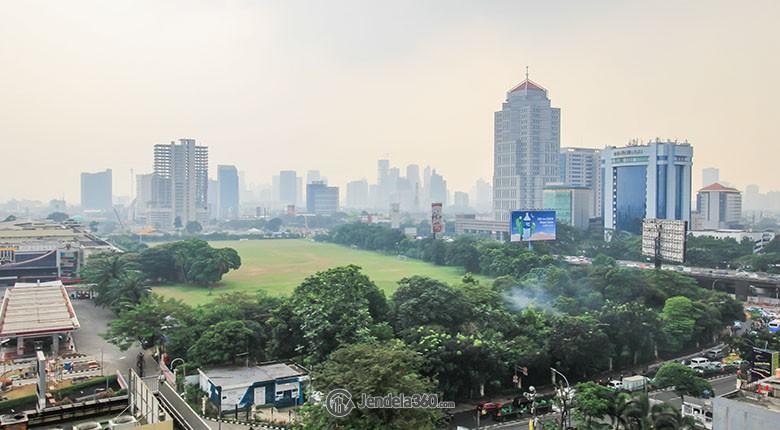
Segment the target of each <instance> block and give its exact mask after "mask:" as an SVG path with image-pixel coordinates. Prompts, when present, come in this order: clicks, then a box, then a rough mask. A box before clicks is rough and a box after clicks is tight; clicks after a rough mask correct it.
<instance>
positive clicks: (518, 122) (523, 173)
mask: <svg viewBox="0 0 780 430" xmlns="http://www.w3.org/2000/svg"><path fill="white" fill-rule="evenodd" d="M560 128H561V111H560V109H558V108H554V107H551V104H550V99H549V98H548V97H547V90H545V89H544V88H542V87H541V86H540V85H538V84H536V83H534V82H531V81H530V80H529V79H528V78H527V76H526V80H525V81H523V82H521V83H520V84H519V85H517V86H515V87H514V88H512V89H511V90H509V92H508V93H507V95H506V100H505V101H504V103H503V105H502V107H501V110H500V111H498V112H496V113H495V115H494V143H493V212H494V216H495V219H496V220H498V221H506V222H509V217H510V212H511V211H512V210H516V209H535V208H539V209H541V208H542V206H543V203H544V202H543V199H544V186H545V185H546V184H547V183H551V182H557V181H558V180H559V178H558V168H559V157H560V148H561V137H560Z"/></svg>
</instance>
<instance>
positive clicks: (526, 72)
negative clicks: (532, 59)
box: [525, 66, 528, 81]
mask: <svg viewBox="0 0 780 430" xmlns="http://www.w3.org/2000/svg"><path fill="white" fill-rule="evenodd" d="M525 80H526V81H527V80H528V66H525Z"/></svg>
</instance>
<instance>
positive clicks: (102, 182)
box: [81, 169, 113, 211]
mask: <svg viewBox="0 0 780 430" xmlns="http://www.w3.org/2000/svg"><path fill="white" fill-rule="evenodd" d="M111 187H112V182H111V169H106V170H105V171H103V172H96V173H88V172H84V173H82V174H81V209H82V210H85V211H90V210H95V211H110V210H111V208H112V207H113V202H112V195H111Z"/></svg>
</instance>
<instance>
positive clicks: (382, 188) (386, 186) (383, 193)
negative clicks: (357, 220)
mask: <svg viewBox="0 0 780 430" xmlns="http://www.w3.org/2000/svg"><path fill="white" fill-rule="evenodd" d="M376 185H377V195H376V199H377V202H376V203H377V207H385V206H386V205H387V202H388V198H389V194H390V160H378V161H377V162H376Z"/></svg>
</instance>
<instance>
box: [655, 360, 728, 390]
mask: <svg viewBox="0 0 780 430" xmlns="http://www.w3.org/2000/svg"><path fill="white" fill-rule="evenodd" d="M655 385H656V386H658V387H662V388H666V387H674V392H675V393H677V395H678V396H680V398H681V399H682V397H683V396H684V395H688V396H695V397H707V395H709V396H712V395H714V394H715V393H714V392H713V391H712V385H710V383H709V382H708V381H707V380H706V379H703V378H700V377H698V376H696V373H695V372H694V371H693V369H691V368H690V367H688V366H685V365H683V364H680V363H675V362H670V363H666V364H664V365H663V366H661V368H660V369H658V373H656V374H655Z"/></svg>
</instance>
